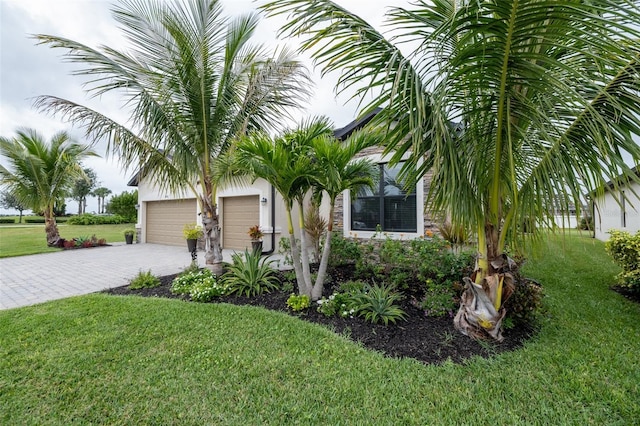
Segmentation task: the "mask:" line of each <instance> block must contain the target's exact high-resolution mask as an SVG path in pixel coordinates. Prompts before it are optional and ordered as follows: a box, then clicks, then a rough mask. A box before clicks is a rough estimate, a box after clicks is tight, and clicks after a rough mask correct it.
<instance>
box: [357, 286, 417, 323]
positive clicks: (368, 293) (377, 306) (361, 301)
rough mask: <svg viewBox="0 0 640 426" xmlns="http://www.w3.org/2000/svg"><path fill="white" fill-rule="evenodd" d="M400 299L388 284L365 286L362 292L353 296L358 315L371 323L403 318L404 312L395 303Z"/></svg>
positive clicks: (394, 320)
mask: <svg viewBox="0 0 640 426" xmlns="http://www.w3.org/2000/svg"><path fill="white" fill-rule="evenodd" d="M401 299H402V296H401V295H400V294H398V293H396V292H395V291H394V290H393V288H392V287H390V286H379V285H377V284H376V285H374V286H372V287H367V288H366V289H365V291H364V292H363V293H360V294H358V295H357V296H356V297H355V303H356V306H357V312H358V315H360V316H363V317H364V318H365V319H366V320H367V321H370V322H372V323H374V324H375V323H378V322H380V321H382V322H384V324H385V325H387V324H389V322H393V323H395V322H396V321H397V320H399V319H404V317H405V316H406V313H405V312H404V311H403V310H402V309H401V308H400V307H399V306H397V305H396V304H395V303H396V302H398V301H399V300H401Z"/></svg>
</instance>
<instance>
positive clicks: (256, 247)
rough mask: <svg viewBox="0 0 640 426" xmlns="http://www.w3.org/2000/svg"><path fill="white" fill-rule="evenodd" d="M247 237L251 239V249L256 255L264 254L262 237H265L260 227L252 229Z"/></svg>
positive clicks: (255, 226)
mask: <svg viewBox="0 0 640 426" xmlns="http://www.w3.org/2000/svg"><path fill="white" fill-rule="evenodd" d="M247 235H249V238H251V248H252V249H253V251H254V253H262V237H263V236H264V233H263V232H262V230H261V229H260V225H254V226H252V227H250V228H249V232H247Z"/></svg>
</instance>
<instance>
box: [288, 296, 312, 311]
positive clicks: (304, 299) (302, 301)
mask: <svg viewBox="0 0 640 426" xmlns="http://www.w3.org/2000/svg"><path fill="white" fill-rule="evenodd" d="M287 306H288V307H289V308H290V309H291V310H292V311H294V312H298V311H301V310H303V309H307V308H308V307H309V306H311V299H309V296H307V295H306V294H301V295H300V296H296V295H295V294H292V295H291V296H289V298H288V299H287Z"/></svg>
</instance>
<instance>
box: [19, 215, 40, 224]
mask: <svg viewBox="0 0 640 426" xmlns="http://www.w3.org/2000/svg"><path fill="white" fill-rule="evenodd" d="M24 223H44V217H37V216H31V217H25V218H24Z"/></svg>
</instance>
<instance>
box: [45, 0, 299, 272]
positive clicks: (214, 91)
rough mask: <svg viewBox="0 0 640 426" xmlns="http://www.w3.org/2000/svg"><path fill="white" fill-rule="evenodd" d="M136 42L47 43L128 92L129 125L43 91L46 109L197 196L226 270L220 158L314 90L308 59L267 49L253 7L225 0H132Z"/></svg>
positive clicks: (93, 77)
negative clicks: (228, 8)
mask: <svg viewBox="0 0 640 426" xmlns="http://www.w3.org/2000/svg"><path fill="white" fill-rule="evenodd" d="M113 14H114V18H115V20H116V21H117V22H118V23H119V24H120V27H119V28H120V29H121V30H122V32H123V34H124V35H125V36H126V38H127V39H128V41H129V43H130V48H129V49H126V50H122V51H118V50H115V49H113V48H110V47H101V48H99V49H94V48H91V47H89V46H86V45H84V44H81V43H79V42H76V41H72V40H68V39H64V38H61V37H55V36H49V35H38V36H37V39H38V40H40V42H41V43H44V44H47V45H49V46H51V47H54V48H63V49H65V50H66V53H65V59H66V60H67V61H69V62H74V63H77V64H80V65H81V67H82V68H81V69H80V70H79V71H77V72H76V73H77V74H79V75H84V76H87V77H88V78H89V81H88V82H87V83H86V86H85V87H86V88H87V90H88V92H89V93H90V94H91V95H93V96H100V95H102V94H104V93H107V92H116V93H120V94H121V95H122V99H123V105H124V107H125V108H127V107H130V108H129V111H130V114H131V116H130V120H129V122H128V124H127V125H124V124H121V123H118V122H116V121H115V120H114V119H113V118H110V117H107V116H105V115H103V114H102V113H100V112H99V111H96V110H93V109H91V108H88V107H86V106H83V105H80V104H78V103H75V102H72V101H70V100H66V99H60V98H58V97H55V96H42V97H40V98H38V100H37V102H36V106H38V107H39V108H40V109H41V110H46V111H50V112H53V113H57V114H60V115H62V116H64V117H66V118H68V119H70V120H71V121H72V122H74V123H75V124H78V125H81V126H83V127H84V129H85V130H86V132H87V134H88V135H89V136H90V137H92V138H93V139H94V140H101V139H105V140H107V141H108V148H107V149H108V150H109V151H111V152H113V153H114V154H116V155H118V156H119V157H120V160H121V161H122V162H123V163H124V165H125V166H131V167H140V174H141V176H149V177H150V178H151V179H152V180H153V182H155V183H156V184H157V185H158V186H159V187H160V189H161V190H169V191H174V192H182V191H184V188H185V187H186V188H188V190H190V191H191V192H192V193H193V194H194V195H195V196H196V197H197V199H198V202H199V204H200V209H201V212H202V222H203V226H204V233H205V245H206V254H205V259H206V263H207V265H209V266H210V267H211V268H212V269H215V270H221V266H222V264H221V263H222V251H221V247H220V229H219V220H218V219H219V217H218V211H217V205H216V198H217V194H216V192H217V184H216V182H214V181H213V180H212V178H211V176H212V174H213V172H214V169H215V167H216V166H215V164H216V158H218V156H220V154H222V153H224V152H225V151H226V150H227V149H228V148H229V147H230V146H231V145H232V143H233V141H234V139H235V138H236V137H238V136H239V135H242V134H245V133H246V132H248V131H252V130H257V129H272V128H273V127H274V126H277V125H278V124H279V123H282V122H283V118H284V117H285V116H287V112H288V111H289V110H290V109H292V108H296V107H298V105H299V104H300V103H301V102H302V101H304V100H305V99H307V97H308V93H309V92H308V88H309V87H310V82H309V77H308V74H307V72H306V69H305V68H304V67H303V66H302V65H301V64H300V63H299V62H298V61H296V60H295V59H293V57H292V55H291V54H290V52H289V51H287V50H286V49H281V50H277V51H275V52H269V51H267V50H266V49H265V48H264V47H263V46H261V45H256V44H251V42H250V40H251V38H252V36H253V35H254V32H255V30H256V27H257V25H258V16H257V15H256V14H255V13H251V14H248V15H244V16H240V17H237V18H234V19H230V18H227V17H224V16H223V14H222V7H221V5H220V2H219V1H218V0H174V1H171V2H169V1H161V0H128V1H123V2H122V3H121V4H119V5H117V6H115V7H114V9H113Z"/></svg>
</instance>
